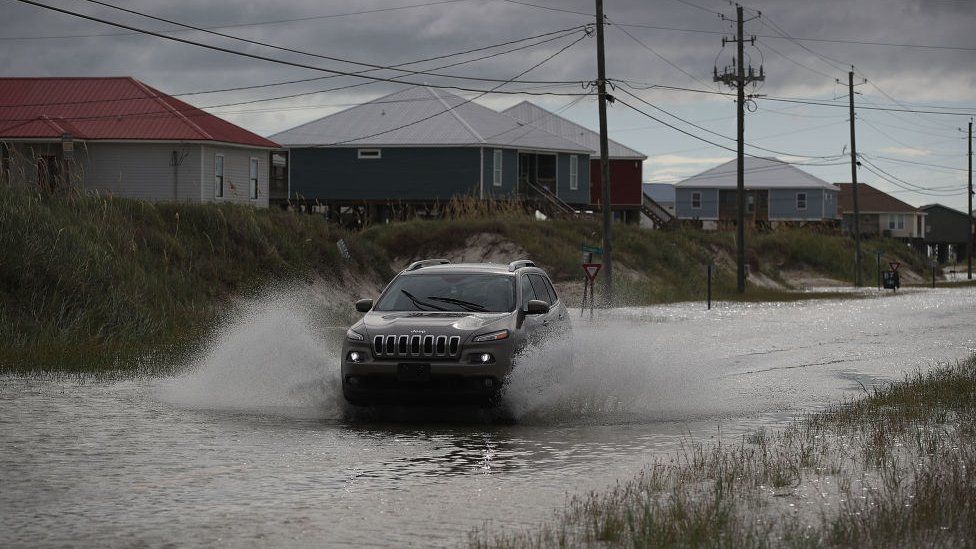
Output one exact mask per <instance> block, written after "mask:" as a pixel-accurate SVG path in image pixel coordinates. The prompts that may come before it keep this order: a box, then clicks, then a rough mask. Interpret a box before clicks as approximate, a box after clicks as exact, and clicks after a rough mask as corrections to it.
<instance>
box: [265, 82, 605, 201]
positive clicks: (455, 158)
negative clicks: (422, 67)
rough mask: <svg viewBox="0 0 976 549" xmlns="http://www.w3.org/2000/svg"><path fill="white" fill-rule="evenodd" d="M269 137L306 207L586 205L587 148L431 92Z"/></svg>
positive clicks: (408, 92)
mask: <svg viewBox="0 0 976 549" xmlns="http://www.w3.org/2000/svg"><path fill="white" fill-rule="evenodd" d="M271 138H272V139H274V140H276V141H278V142H280V143H282V144H283V145H284V146H285V147H287V149H288V154H289V158H288V162H289V179H290V188H291V190H290V194H291V197H292V198H293V199H294V198H298V199H300V200H303V201H306V202H308V203H312V202H316V203H321V204H325V205H327V206H328V207H337V208H340V209H341V208H343V207H359V206H358V205H365V207H367V208H368V209H370V210H371V212H370V213H369V215H374V214H375V215H384V214H383V210H384V209H385V208H390V207H395V205H415V206H416V207H425V206H429V205H430V204H432V203H437V202H440V203H443V202H447V201H449V200H451V199H452V198H454V197H459V196H474V197H480V198H485V199H487V198H505V197H516V196H541V195H545V196H546V197H548V198H547V199H555V200H558V201H559V202H561V203H564V204H569V205H571V206H572V207H575V208H577V209H582V208H585V207H586V206H587V205H588V204H589V198H590V177H589V175H590V174H589V169H588V168H589V164H590V153H591V151H590V149H588V148H587V147H584V146H581V145H579V144H577V143H575V142H573V141H570V140H568V139H565V138H563V137H559V136H556V135H553V134H551V133H549V132H546V131H544V130H542V129H539V128H536V127H534V126H531V125H526V124H521V123H519V122H518V121H516V120H515V119H514V118H511V117H509V116H506V115H504V114H500V113H498V112H496V111H493V110H491V109H489V108H487V107H484V106H482V105H479V104H477V103H475V102H473V101H470V100H467V99H464V98H463V97H459V96H457V95H454V94H451V93H447V92H445V91H443V90H436V89H433V88H430V87H426V86H415V87H411V88H407V89H405V90H402V91H399V92H396V93H393V94H390V95H387V96H384V97H380V98H378V99H374V100H372V101H369V102H366V103H363V104H362V105H358V106H355V107H352V108H350V109H347V110H344V111H341V112H338V113H335V114H332V115H329V116H326V117H324V118H320V119H318V120H314V121H312V122H308V123H306V124H302V125H300V126H297V127H295V128H292V129H290V130H286V131H283V132H281V133H278V134H275V135H273V136H272V137H271ZM344 205H345V206H344ZM377 212H378V213H377Z"/></svg>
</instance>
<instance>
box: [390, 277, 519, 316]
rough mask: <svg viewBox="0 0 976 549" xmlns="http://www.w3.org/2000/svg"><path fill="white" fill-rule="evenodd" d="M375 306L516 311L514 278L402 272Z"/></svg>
mask: <svg viewBox="0 0 976 549" xmlns="http://www.w3.org/2000/svg"><path fill="white" fill-rule="evenodd" d="M373 309H374V310H376V311H467V312H475V313H507V312H510V311H513V310H515V278H514V277H512V276H508V275H495V274H469V273H431V274H410V275H400V276H398V277H397V278H396V279H395V280H394V281H393V283H392V284H390V287H389V288H387V290H386V292H384V293H383V296H382V297H380V300H379V302H378V303H377V304H376V306H375V307H374V308H373Z"/></svg>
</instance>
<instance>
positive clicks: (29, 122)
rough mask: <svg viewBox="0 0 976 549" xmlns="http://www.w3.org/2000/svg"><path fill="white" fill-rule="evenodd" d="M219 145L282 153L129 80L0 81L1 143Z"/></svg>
mask: <svg viewBox="0 0 976 549" xmlns="http://www.w3.org/2000/svg"><path fill="white" fill-rule="evenodd" d="M65 133H70V134H71V135H72V136H73V137H74V138H75V139H80V140H147V141H151V140H159V141H216V142H221V143H232V144H237V145H248V146H253V147H264V148H278V145H277V144H276V143H274V142H272V141H269V140H268V139H265V138H263V137H261V136H259V135H257V134H254V133H251V132H249V131H247V130H245V129H243V128H241V127H239V126H236V125H234V124H231V123H230V122H228V121H226V120H223V119H221V118H218V117H216V116H214V115H212V114H210V113H208V112H205V111H203V110H201V109H198V108H196V107H193V106H192V105H189V104H187V103H184V102H183V101H180V100H178V99H176V98H174V97H171V96H169V95H166V94H164V93H162V92H160V91H159V90H156V89H154V88H151V87H149V86H147V85H145V84H143V83H142V82H140V81H138V80H136V79H134V78H131V77H105V78H96V77H91V78H0V139H4V138H6V139H60V138H61V135H62V134H65Z"/></svg>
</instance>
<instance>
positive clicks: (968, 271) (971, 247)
mask: <svg viewBox="0 0 976 549" xmlns="http://www.w3.org/2000/svg"><path fill="white" fill-rule="evenodd" d="M966 213H968V214H969V250H967V251H968V252H969V253H967V254H966V255H967V256H969V260H968V263H967V267H966V278H968V279H969V280H972V279H973V250H976V245H973V121H972V120H970V121H969V211H968V212H966Z"/></svg>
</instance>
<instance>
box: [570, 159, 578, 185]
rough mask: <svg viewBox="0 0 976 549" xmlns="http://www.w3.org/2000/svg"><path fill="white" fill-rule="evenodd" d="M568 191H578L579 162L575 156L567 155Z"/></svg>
mask: <svg viewBox="0 0 976 549" xmlns="http://www.w3.org/2000/svg"><path fill="white" fill-rule="evenodd" d="M569 190H571V191H577V190H579V162H577V161H576V155H575V154H571V155H569Z"/></svg>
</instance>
